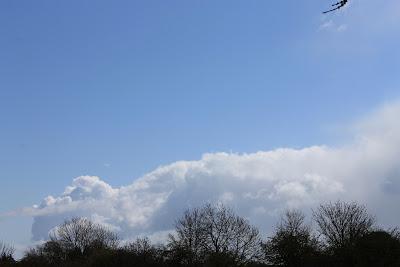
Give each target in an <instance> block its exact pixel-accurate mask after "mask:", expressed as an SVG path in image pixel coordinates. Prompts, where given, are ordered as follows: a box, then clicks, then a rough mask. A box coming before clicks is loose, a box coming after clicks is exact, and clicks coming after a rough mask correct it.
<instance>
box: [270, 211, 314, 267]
mask: <svg viewBox="0 0 400 267" xmlns="http://www.w3.org/2000/svg"><path fill="white" fill-rule="evenodd" d="M263 247H264V252H265V257H266V260H267V262H268V263H271V264H274V265H278V266H280V265H283V266H288V267H298V266H299V267H300V266H308V265H309V264H310V262H311V261H312V258H313V257H314V255H315V254H316V253H317V251H318V241H317V239H316V238H315V237H314V235H313V234H312V231H311V227H310V226H309V225H307V224H306V223H305V215H304V214H303V213H302V212H301V211H297V210H291V211H286V212H285V214H284V215H283V217H282V219H281V222H280V223H279V224H278V225H277V226H276V229H275V233H274V235H273V236H271V237H270V238H269V240H268V241H267V242H266V243H265V244H264V246H263Z"/></svg>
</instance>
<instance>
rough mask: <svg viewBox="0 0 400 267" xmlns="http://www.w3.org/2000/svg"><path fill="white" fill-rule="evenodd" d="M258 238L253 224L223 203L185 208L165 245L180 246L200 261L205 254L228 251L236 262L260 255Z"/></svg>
mask: <svg viewBox="0 0 400 267" xmlns="http://www.w3.org/2000/svg"><path fill="white" fill-rule="evenodd" d="M260 244H261V238H260V235H259V231H258V229H257V228H256V227H254V226H251V225H250V224H249V222H248V221H247V220H245V219H244V218H241V217H239V216H237V215H235V214H234V213H233V211H232V210H231V209H229V208H227V207H225V206H223V205H216V206H214V205H211V204H208V205H205V206H204V207H202V208H199V209H192V210H188V211H186V212H185V214H184V216H183V217H182V218H181V219H180V220H178V221H177V224H176V234H175V235H171V236H170V242H169V246H170V247H173V248H175V249H177V248H178V249H180V251H181V253H183V254H184V256H185V255H186V256H187V257H189V258H190V260H189V262H188V263H190V261H193V262H197V263H198V262H200V261H202V260H204V259H205V258H206V256H209V255H211V254H212V255H214V256H215V255H222V254H223V255H229V257H231V258H232V259H233V260H234V261H236V262H238V263H245V262H248V261H251V260H254V259H255V258H256V257H257V256H259V255H260Z"/></svg>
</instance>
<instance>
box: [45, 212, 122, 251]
mask: <svg viewBox="0 0 400 267" xmlns="http://www.w3.org/2000/svg"><path fill="white" fill-rule="evenodd" d="M50 240H51V241H52V242H55V243H58V244H60V245H61V247H62V248H63V249H65V250H67V251H76V252H79V253H81V254H85V253H87V252H88V251H89V250H90V249H94V248H117V247H118V244H119V239H118V236H117V235H116V234H115V233H113V232H112V231H110V230H108V229H107V228H105V227H104V226H102V225H99V224H95V223H93V222H91V221H90V220H88V219H86V218H73V219H71V220H67V221H65V222H64V223H63V224H62V225H60V226H59V227H57V228H56V229H55V230H54V231H53V232H52V233H51V234H50Z"/></svg>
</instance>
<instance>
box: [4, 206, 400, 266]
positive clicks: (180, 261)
mask: <svg viewBox="0 0 400 267" xmlns="http://www.w3.org/2000/svg"><path fill="white" fill-rule="evenodd" d="M312 219H313V220H312V221H313V225H315V227H312V226H311V224H308V223H307V222H306V217H305V215H304V214H303V213H302V212H300V211H297V210H291V211H287V212H286V213H285V214H284V215H283V216H282V218H281V220H280V222H279V223H278V224H277V225H276V227H275V229H274V231H273V232H272V234H271V236H269V237H267V238H266V239H263V238H262V237H261V236H260V233H259V231H258V229H257V228H256V227H254V226H252V225H251V224H250V223H249V222H248V221H247V220H246V219H244V218H242V217H240V216H238V215H236V214H235V213H234V212H233V211H232V210H231V209H229V208H227V207H225V206H223V205H205V206H203V207H200V208H194V209H189V210H187V211H186V212H185V213H184V214H183V216H182V217H181V218H179V219H178V220H177V221H176V225H175V232H174V233H173V234H171V235H170V236H169V238H168V241H167V242H166V244H163V245H154V244H151V242H150V241H149V239H148V238H139V239H137V240H136V241H134V242H131V243H124V242H123V241H121V240H120V239H119V238H118V236H117V234H116V233H114V232H112V231H110V230H109V229H107V228H106V227H104V226H102V225H99V224H95V223H93V222H91V221H89V220H88V219H85V218H74V219H71V220H67V221H65V222H64V223H63V224H62V225H60V226H58V227H57V228H56V229H55V230H53V231H52V232H51V233H50V235H49V240H48V241H47V242H45V243H43V244H41V245H39V246H36V247H34V248H32V249H30V250H28V251H26V252H25V254H24V256H23V257H22V258H21V259H20V260H18V261H16V260H14V258H13V253H14V250H13V248H12V247H11V246H8V245H5V244H3V243H0V266H20V267H24V266H29V267H31V266H32V267H36V266H37V267H53V266H57V267H69V266H88V267H113V266H118V267H128V266H138V267H148V266H160V267H163V266H165V267H170V266H177V267H178V266H182V267H183V266H194V267H206V266H210V267H211V266H218V267H225V266H226V267H235V266H243V267H256V266H288V267H303V266H304V267H314V266H315V267H319V266H323V267H330V266H332V267H333V266H345V267H346V266H349V267H350V266H355V267H361V266H374V267H379V266H400V234H399V231H397V229H392V230H383V229H379V228H378V227H377V226H376V225H375V219H374V217H373V216H371V215H370V214H369V213H368V212H367V210H366V208H365V207H364V206H361V205H359V204H357V203H346V202H341V201H338V202H335V203H328V204H322V205H320V206H319V207H318V208H316V209H315V210H313V216H312Z"/></svg>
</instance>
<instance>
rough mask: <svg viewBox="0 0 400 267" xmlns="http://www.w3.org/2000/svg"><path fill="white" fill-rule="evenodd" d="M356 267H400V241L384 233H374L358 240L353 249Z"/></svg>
mask: <svg viewBox="0 0 400 267" xmlns="http://www.w3.org/2000/svg"><path fill="white" fill-rule="evenodd" d="M354 262H355V266H356V267H364V266H365V267H366V266H371V267H372V266H373V267H384V266H385V267H386V266H388V267H391V266H393V267H394V266H400V241H399V240H398V239H397V238H395V237H394V236H392V235H391V234H390V233H388V232H385V231H374V232H371V233H368V234H367V235H365V236H363V237H362V238H361V239H360V240H358V242H357V244H356V248H355V260H354Z"/></svg>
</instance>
